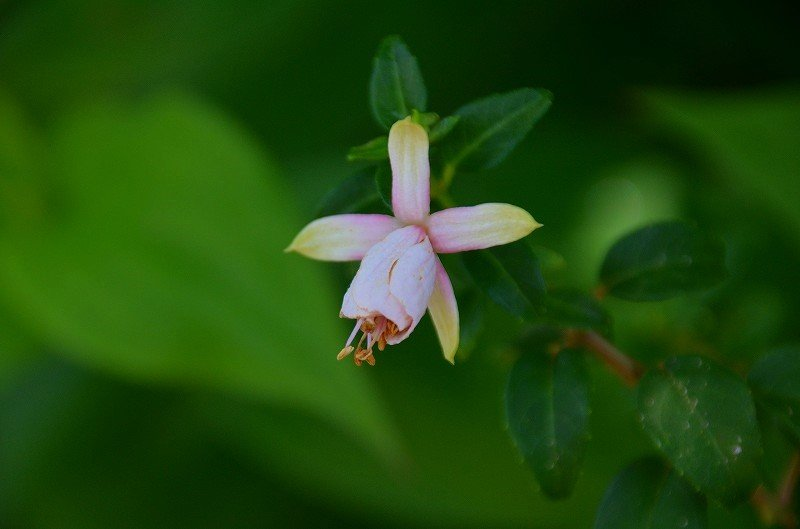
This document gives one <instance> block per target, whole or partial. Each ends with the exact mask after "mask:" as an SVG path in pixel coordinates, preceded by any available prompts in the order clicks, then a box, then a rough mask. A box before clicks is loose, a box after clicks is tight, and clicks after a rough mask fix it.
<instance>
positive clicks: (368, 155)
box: [347, 136, 389, 162]
mask: <svg viewBox="0 0 800 529" xmlns="http://www.w3.org/2000/svg"><path fill="white" fill-rule="evenodd" d="M388 149H389V137H388V136H378V137H377V138H375V139H372V140H370V141H368V142H367V143H365V144H363V145H357V146H356V147H352V148H351V149H350V150H349V151H348V152H347V161H348V162H360V161H365V162H381V161H383V160H387V159H388V158H389V150H388Z"/></svg>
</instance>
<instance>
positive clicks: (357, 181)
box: [314, 167, 380, 218]
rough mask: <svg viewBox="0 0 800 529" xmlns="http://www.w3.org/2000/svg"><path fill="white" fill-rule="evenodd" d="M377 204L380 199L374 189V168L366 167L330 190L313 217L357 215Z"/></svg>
mask: <svg viewBox="0 0 800 529" xmlns="http://www.w3.org/2000/svg"><path fill="white" fill-rule="evenodd" d="M379 202H380V197H379V196H378V191H377V190H376V189H375V168H374V167H368V168H365V169H363V170H362V171H359V172H357V173H355V174H354V175H352V176H349V177H347V178H345V179H344V180H342V182H341V183H340V184H339V185H338V186H336V187H334V188H333V189H331V190H330V191H329V192H328V193H327V194H326V195H325V196H324V197H323V198H322V201H321V202H320V205H319V206H318V207H317V212H316V214H315V215H314V217H315V218H319V217H327V216H329V215H338V214H340V213H358V212H361V211H364V210H365V208H366V207H367V206H370V205H372V204H377V203H379Z"/></svg>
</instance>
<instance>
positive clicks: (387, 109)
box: [369, 36, 428, 129]
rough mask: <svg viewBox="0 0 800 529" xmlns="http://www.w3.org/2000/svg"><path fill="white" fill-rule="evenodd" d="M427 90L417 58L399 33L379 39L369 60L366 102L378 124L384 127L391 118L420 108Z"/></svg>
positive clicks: (390, 122) (408, 113)
mask: <svg viewBox="0 0 800 529" xmlns="http://www.w3.org/2000/svg"><path fill="white" fill-rule="evenodd" d="M427 101H428V93H427V91H426V90H425V82H424V81H423V79H422V73H420V71H419V65H417V59H416V58H415V57H414V56H413V55H411V52H410V51H409V49H408V47H407V46H406V44H405V43H404V42H403V40H402V39H401V38H400V37H397V36H391V37H387V38H386V39H384V40H383V42H382V43H381V45H380V47H379V48H378V53H377V54H376V55H375V59H374V60H373V63H372V77H370V81H369V102H370V106H371V107H372V115H373V116H374V117H375V120H376V121H377V122H378V124H379V125H381V126H382V127H384V128H386V129H388V128H390V127H391V126H392V124H394V122H395V121H398V120H401V119H403V118H405V117H406V116H409V115H411V111H412V110H419V111H422V112H424V111H425V107H426V106H427Z"/></svg>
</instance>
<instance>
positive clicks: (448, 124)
mask: <svg viewBox="0 0 800 529" xmlns="http://www.w3.org/2000/svg"><path fill="white" fill-rule="evenodd" d="M460 119H461V118H460V117H458V116H447V117H446V118H442V119H441V120H440V121H439V122H438V123H436V125H434V126H433V128H432V129H431V132H430V134H428V139H429V140H430V142H431V143H436V142H438V141H440V140H442V139H443V138H444V137H445V136H447V135H448V134H450V133H451V132H453V129H454V128H455V126H456V124H457V123H458V121H459V120H460Z"/></svg>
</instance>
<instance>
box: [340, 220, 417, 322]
mask: <svg viewBox="0 0 800 529" xmlns="http://www.w3.org/2000/svg"><path fill="white" fill-rule="evenodd" d="M423 239H425V240H426V241H427V238H426V237H425V232H424V231H423V230H422V228H420V227H419V226H406V227H405V228H400V229H397V230H394V231H393V232H392V233H390V234H389V235H387V236H386V238H385V239H383V240H382V241H381V242H379V243H378V244H376V245H375V246H373V247H372V248H370V250H369V251H368V252H367V255H365V256H364V260H363V261H361V266H360V267H359V268H358V272H357V273H356V276H355V277H354V278H353V282H352V283H350V287H349V288H348V289H347V292H345V295H344V299H343V300H342V310H341V312H340V315H341V316H342V317H344V318H353V319H359V318H368V317H370V316H375V315H382V316H385V317H386V318H388V319H389V320H391V321H392V322H394V323H395V325H397V327H398V328H399V329H406V328H408V327H409V326H410V325H411V324H412V322H413V320H412V318H411V316H410V315H409V314H408V313H407V312H406V309H405V307H404V306H403V304H402V303H401V301H400V300H398V299H397V298H396V297H395V296H394V295H392V293H391V291H390V289H389V283H390V281H391V277H392V275H393V271H394V268H395V267H396V266H397V262H398V261H399V260H400V258H401V256H402V255H403V254H404V253H405V252H406V251H408V249H409V248H411V247H412V246H414V245H417V244H419V242H420V241H421V240H423ZM428 244H429V245H430V243H428Z"/></svg>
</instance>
